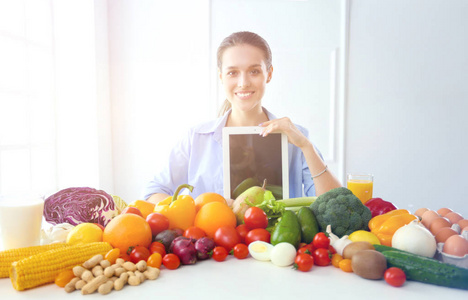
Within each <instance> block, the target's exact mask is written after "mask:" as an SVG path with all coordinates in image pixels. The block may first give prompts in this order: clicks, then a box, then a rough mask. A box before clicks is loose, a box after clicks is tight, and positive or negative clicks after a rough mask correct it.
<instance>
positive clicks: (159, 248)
mask: <svg viewBox="0 0 468 300" xmlns="http://www.w3.org/2000/svg"><path fill="white" fill-rule="evenodd" d="M149 251H150V253H151V254H153V253H156V252H158V253H159V254H161V256H162V257H164V255H166V248H165V247H164V244H163V243H161V242H152V243H151V245H150V247H149Z"/></svg>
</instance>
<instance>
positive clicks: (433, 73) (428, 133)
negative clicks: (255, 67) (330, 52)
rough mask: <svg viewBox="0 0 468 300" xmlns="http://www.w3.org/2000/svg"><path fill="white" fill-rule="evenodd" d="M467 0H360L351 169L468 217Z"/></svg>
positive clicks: (351, 90)
mask: <svg viewBox="0 0 468 300" xmlns="http://www.w3.org/2000/svg"><path fill="white" fill-rule="evenodd" d="M467 14H468V2H467V1H464V0H449V1H442V0H412V1H407V0H391V1H373V0H358V1H351V15H350V20H351V24H350V45H349V78H348V97H347V101H348V102H347V123H346V162H347V163H346V170H347V171H348V172H359V171H363V172H371V173H374V175H375V183H374V195H375V196H380V197H382V198H384V199H387V200H390V201H392V202H395V203H397V204H398V205H399V207H401V208H409V209H411V210H415V209H417V208H420V207H428V208H430V209H435V210H437V209H439V208H441V207H450V208H452V209H454V210H456V211H458V212H459V213H462V214H463V215H464V216H465V217H468V201H467V200H468V199H467V198H468V197H467V191H466V179H467V175H466V173H465V172H466V171H467V169H468V159H467V158H466V154H467V151H466V149H467V147H468V140H467V132H468V121H467V118H466V112H467V111H468V101H467V100H468V85H467V84H466V78H467V75H466V74H467V71H468V55H467V53H468V35H467V33H466V29H467V28H468V18H466V15H467Z"/></svg>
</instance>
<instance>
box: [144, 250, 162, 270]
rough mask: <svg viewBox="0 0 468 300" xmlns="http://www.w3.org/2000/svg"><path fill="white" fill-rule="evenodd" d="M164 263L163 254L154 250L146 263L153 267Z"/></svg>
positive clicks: (158, 266)
mask: <svg viewBox="0 0 468 300" xmlns="http://www.w3.org/2000/svg"><path fill="white" fill-rule="evenodd" d="M161 263H162V256H161V254H159V253H158V252H154V253H153V254H151V255H150V256H149V257H148V260H147V261H146V264H147V265H148V266H150V267H153V268H158V269H159V268H160V267H161Z"/></svg>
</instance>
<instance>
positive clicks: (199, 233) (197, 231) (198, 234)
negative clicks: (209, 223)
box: [184, 226, 206, 240]
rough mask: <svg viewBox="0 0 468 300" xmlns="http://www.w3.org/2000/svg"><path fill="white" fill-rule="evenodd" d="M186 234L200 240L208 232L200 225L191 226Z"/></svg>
mask: <svg viewBox="0 0 468 300" xmlns="http://www.w3.org/2000/svg"><path fill="white" fill-rule="evenodd" d="M184 236H185V237H188V238H190V239H193V240H198V239H201V238H202V237H205V236H206V233H205V231H203V229H201V228H199V227H196V226H191V227H189V228H187V229H185V231H184Z"/></svg>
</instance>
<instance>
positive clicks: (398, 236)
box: [392, 220, 437, 257]
mask: <svg viewBox="0 0 468 300" xmlns="http://www.w3.org/2000/svg"><path fill="white" fill-rule="evenodd" d="M392 247H393V248H396V249H400V250H404V251H408V252H410V253H413V254H417V255H422V256H426V257H433V256H434V254H435V253H436V249H437V243H436V240H435V237H434V236H433V235H432V233H431V232H430V231H429V230H427V229H426V228H425V227H423V226H421V225H420V224H419V222H418V221H416V220H415V221H413V222H411V223H409V224H408V225H404V226H402V227H400V228H398V229H397V231H396V232H395V233H394V234H393V238H392Z"/></svg>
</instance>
